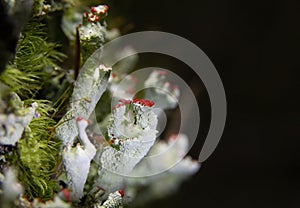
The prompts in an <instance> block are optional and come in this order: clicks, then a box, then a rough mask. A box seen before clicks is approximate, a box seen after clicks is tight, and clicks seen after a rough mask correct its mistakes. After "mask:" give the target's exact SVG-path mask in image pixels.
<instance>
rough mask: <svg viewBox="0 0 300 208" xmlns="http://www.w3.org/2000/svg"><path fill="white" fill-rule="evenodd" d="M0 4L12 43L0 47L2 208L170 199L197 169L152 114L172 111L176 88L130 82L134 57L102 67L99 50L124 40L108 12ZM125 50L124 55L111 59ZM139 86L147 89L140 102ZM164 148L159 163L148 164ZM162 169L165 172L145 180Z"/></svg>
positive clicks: (108, 205) (36, 2)
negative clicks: (166, 195) (168, 195)
mask: <svg viewBox="0 0 300 208" xmlns="http://www.w3.org/2000/svg"><path fill="white" fill-rule="evenodd" d="M0 2H1V4H0V6H1V17H3V18H2V19H1V24H2V23H3V24H4V25H7V31H8V33H7V35H11V37H14V38H15V40H14V41H6V40H7V37H4V36H3V37H2V36H1V42H0V49H1V54H4V55H3V59H1V64H0V66H1V70H0V184H1V189H0V200H1V207H99V208H100V207H103V208H116V207H130V206H131V203H135V202H136V203H141V202H142V203H147V202H148V201H149V200H152V199H155V198H158V197H162V196H164V194H163V192H159V189H161V190H164V192H168V193H171V190H173V189H174V187H177V186H178V185H179V184H180V182H182V181H183V180H184V179H186V178H188V176H190V175H192V174H194V173H195V172H196V171H197V170H198V169H199V167H200V164H199V163H198V162H196V161H194V160H193V159H192V158H191V157H185V155H182V152H186V151H187V143H188V139H187V136H186V135H182V134H180V135H176V134H175V135H173V136H172V137H170V138H169V137H167V139H165V138H164V137H165V136H164V135H158V130H157V128H158V127H157V126H158V123H159V119H160V117H161V112H162V111H161V110H160V111H158V110H157V107H158V106H160V107H161V108H162V109H169V110H170V109H174V108H176V106H177V102H178V99H179V98H180V90H179V88H178V87H176V83H169V82H168V81H167V79H166V76H167V74H166V73H165V72H164V71H160V70H153V71H152V72H151V73H150V74H149V76H148V78H147V79H145V80H144V81H140V80H138V79H137V78H136V77H134V76H131V75H130V72H131V71H134V70H136V68H135V67H136V63H137V60H138V58H139V56H138V55H134V56H131V57H130V58H128V59H127V60H126V61H125V62H124V61H121V62H120V63H118V64H116V65H114V66H108V65H105V64H104V63H102V59H101V57H102V53H103V51H102V50H103V46H104V44H106V43H107V42H109V40H111V39H114V38H116V37H118V36H120V35H121V34H122V33H121V31H120V30H119V28H118V24H117V22H118V21H119V19H118V18H115V17H114V16H109V11H111V10H113V9H114V8H109V6H107V5H104V4H101V5H91V3H89V1H83V0H82V1H74V0H56V1H43V0H29V1H22V0H15V1H11V0H1V1H0ZM92 2H94V1H92ZM2 11H3V12H2ZM107 16H109V17H110V19H109V21H108V20H107ZM21 17H23V18H21ZM122 18H126V17H122ZM110 22H111V23H112V24H111V23H110ZM111 25H113V26H111ZM132 51H134V49H133V48H131V47H130V46H126V47H125V48H123V49H122V50H120V51H117V52H116V53H114V54H111V57H110V58H112V57H114V56H120V54H122V56H124V54H125V55H126V53H129V54H131V53H132ZM121 82H123V83H125V84H123V85H122V87H121V88H120V87H119V88H118V86H119V84H120V83H121ZM137 86H144V88H149V89H146V90H144V91H143V92H140V93H138V92H136V90H137ZM150 88H151V89H150ZM155 88H156V89H155ZM165 92H167V93H165ZM115 97H117V98H118V100H119V101H118V103H113V98H115ZM149 98H151V99H149ZM169 148H171V149H172V151H170V152H169V153H170V154H167V155H166V154H162V155H161V157H160V159H159V161H157V160H155V159H149V157H151V156H152V155H155V154H160V153H162V152H161V151H164V150H167V149H169ZM183 157H185V158H184V159H183V160H182V161H181V162H179V163H178V164H177V165H176V166H174V167H172V168H170V169H168V166H169V165H171V166H172V164H173V163H174V162H176V161H178V160H180V159H182V158H183ZM146 158H148V159H146ZM161 168H162V169H164V168H165V169H168V170H167V171H166V172H165V173H164V174H161V175H159V176H151V175H149V173H154V172H155V171H157V170H161ZM137 175H139V176H145V177H136V176H137ZM174 190H175V189H174ZM141 198H142V200H141Z"/></svg>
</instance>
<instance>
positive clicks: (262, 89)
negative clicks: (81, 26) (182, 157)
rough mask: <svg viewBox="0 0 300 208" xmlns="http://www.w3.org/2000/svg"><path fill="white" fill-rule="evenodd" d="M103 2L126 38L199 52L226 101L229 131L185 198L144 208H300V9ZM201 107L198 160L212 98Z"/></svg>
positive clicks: (265, 4) (201, 97) (209, 0)
mask: <svg viewBox="0 0 300 208" xmlns="http://www.w3.org/2000/svg"><path fill="white" fill-rule="evenodd" d="M106 2H107V3H108V4H109V5H110V6H111V10H110V12H111V13H112V14H113V15H115V16H118V15H124V16H126V18H127V23H128V24H127V25H126V24H125V25H124V28H125V29H124V28H123V29H124V30H126V29H127V30H128V31H129V32H134V31H143V30H161V31H165V32H170V33H175V34H177V35H180V36H182V37H185V38H187V39H188V40H190V41H192V42H193V43H195V44H196V45H198V46H199V47H200V48H201V49H202V50H203V51H204V52H205V53H206V54H207V55H208V57H209V58H210V59H211V61H212V62H213V64H214V65H215V67H216V69H217V70H218V72H219V75H220V77H221V79H222V81H223V84H224V87H225V91H226V95H227V103H228V117H227V122H226V127H225V130H224V134H223V136H222V138H221V141H220V143H219V145H218V147H217V149H216V150H215V152H214V153H213V155H211V156H210V158H209V159H208V160H206V161H205V162H204V163H203V165H202V167H201V169H200V171H199V173H197V174H196V175H195V176H194V177H193V178H191V180H189V181H188V182H186V183H184V184H183V185H182V186H181V188H180V192H178V193H177V194H175V195H172V196H170V197H169V198H166V199H163V200H159V201H155V202H153V203H152V204H149V205H147V207H174V208H175V207H189V206H193V204H197V206H196V207H232V208H233V207H243V208H246V207H273V208H274V207H293V208H294V207H295V208H296V207H300V188H299V187H300V180H299V173H300V172H299V165H300V157H299V156H300V155H299V152H300V151H299V150H300V148H299V147H300V146H299V143H300V142H299V127H300V122H299V121H300V119H299V118H300V114H299V109H298V107H299V102H298V99H297V98H298V97H299V91H298V90H299V87H298V86H297V84H298V79H299V66H300V64H299V59H300V57H299V49H300V24H299V20H300V3H299V1H297V0H294V1H292V0H285V1H279V0H265V1H264V0H262V1H258V0H253V1H239V0H198V1H196V0H195V1H191V0H185V1H171V0H164V1H160V2H158V1H141V0H129V1H106ZM128 28H129V29H128ZM179 66H180V64H179ZM171 67H173V70H174V71H175V72H176V73H178V74H179V75H182V76H184V78H185V80H186V81H187V82H189V83H195V82H199V88H200V87H202V86H201V83H200V82H201V81H200V80H198V81H197V80H195V78H193V77H195V76H193V73H192V70H190V75H189V76H187V75H186V74H189V73H187V71H186V70H187V69H184V66H183V68H181V69H180V68H179V67H178V65H176V64H174V65H172V64H171V65H170V64H169V65H168V67H166V68H168V69H170V68H171ZM196 88H197V87H196ZM198 101H199V105H200V110H201V119H202V120H201V121H204V122H203V125H204V127H201V131H200V134H199V141H200V142H199V144H196V145H195V146H194V147H193V149H192V150H191V155H193V156H195V157H197V155H198V153H199V151H200V149H201V146H200V145H202V144H200V143H201V141H202V140H203V138H204V137H205V133H206V132H207V127H208V125H209V107H208V106H209V105H208V104H209V102H208V101H207V94H206V93H205V92H203V93H200V94H198ZM201 101H203V103H202V102H201ZM205 129H206V130H205ZM193 207H195V206H193Z"/></svg>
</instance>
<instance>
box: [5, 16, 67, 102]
mask: <svg viewBox="0 0 300 208" xmlns="http://www.w3.org/2000/svg"><path fill="white" fill-rule="evenodd" d="M43 28H44V25H43V24H41V23H39V22H35V21H32V22H29V23H27V24H26V25H25V27H24V30H23V32H22V34H21V37H20V39H19V42H18V47H17V53H16V57H15V59H14V60H13V62H12V63H11V64H9V65H8V67H7V69H6V70H5V72H4V73H2V74H1V76H0V81H2V82H3V83H5V84H6V85H7V86H9V87H10V88H11V90H12V91H14V92H16V93H18V94H19V95H20V96H21V97H24V98H29V97H31V96H33V95H34V94H35V93H36V92H37V91H38V90H39V89H41V88H42V87H43V85H44V84H45V82H46V81H47V80H49V79H50V78H51V72H52V71H53V70H54V68H55V67H57V62H59V61H62V59H63V58H64V57H65V56H64V55H63V54H62V53H60V52H58V51H56V48H57V45H56V44H54V43H49V42H47V41H46V38H45V32H44V31H43Z"/></svg>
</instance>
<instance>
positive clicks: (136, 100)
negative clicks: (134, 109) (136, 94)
mask: <svg viewBox="0 0 300 208" xmlns="http://www.w3.org/2000/svg"><path fill="white" fill-rule="evenodd" d="M132 102H133V103H138V104H141V105H143V106H147V107H152V106H153V105H154V102H153V101H151V100H144V99H138V98H135V99H133V101H132Z"/></svg>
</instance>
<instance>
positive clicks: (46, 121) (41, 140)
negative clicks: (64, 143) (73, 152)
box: [15, 100, 61, 201]
mask: <svg viewBox="0 0 300 208" xmlns="http://www.w3.org/2000/svg"><path fill="white" fill-rule="evenodd" d="M36 102H37V103H38V105H39V107H38V109H37V112H38V113H39V114H40V117H38V118H34V119H33V120H32V121H31V123H30V124H29V126H28V128H27V129H26V131H25V133H24V136H23V138H22V139H21V140H20V141H19V143H18V152H17V153H16V156H17V157H15V160H16V161H15V162H16V163H17V164H18V167H19V179H20V181H22V183H23V184H24V187H25V194H26V195H27V196H28V197H29V198H30V199H33V198H36V197H39V198H41V199H42V200H43V201H45V200H49V199H51V198H53V196H54V192H55V190H56V187H57V183H56V181H55V175H56V174H57V173H56V167H57V166H58V164H59V162H60V155H59V152H60V145H61V142H60V141H59V140H58V139H57V138H55V137H54V132H53V129H54V126H55V124H56V122H55V121H54V120H53V119H51V118H50V117H49V114H48V112H49V111H53V110H54V109H52V108H51V107H50V105H49V102H47V101H36ZM25 103H32V100H27V101H25Z"/></svg>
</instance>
